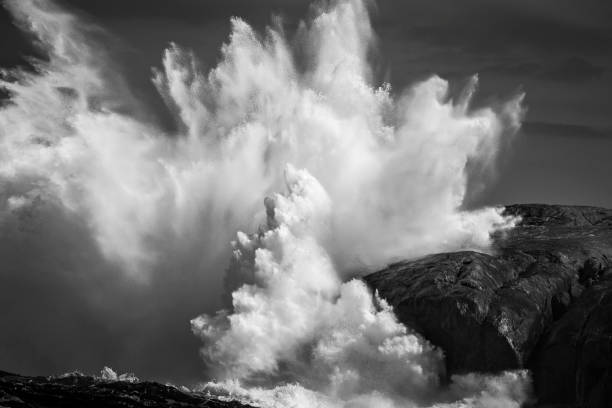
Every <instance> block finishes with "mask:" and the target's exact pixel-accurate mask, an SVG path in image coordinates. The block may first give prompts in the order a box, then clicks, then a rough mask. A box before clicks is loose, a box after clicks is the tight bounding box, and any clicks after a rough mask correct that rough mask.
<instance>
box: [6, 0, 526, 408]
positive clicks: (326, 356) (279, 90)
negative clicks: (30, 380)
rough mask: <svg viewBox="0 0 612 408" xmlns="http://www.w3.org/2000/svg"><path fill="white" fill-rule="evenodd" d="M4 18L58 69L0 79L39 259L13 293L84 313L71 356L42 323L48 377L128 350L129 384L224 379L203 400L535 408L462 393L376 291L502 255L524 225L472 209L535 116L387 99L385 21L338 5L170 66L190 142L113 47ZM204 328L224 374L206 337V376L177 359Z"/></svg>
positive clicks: (487, 391) (434, 95) (47, 9)
mask: <svg viewBox="0 0 612 408" xmlns="http://www.w3.org/2000/svg"><path fill="white" fill-rule="evenodd" d="M5 6H6V7H7V8H8V9H9V10H10V11H11V13H12V14H13V16H14V18H15V20H16V22H17V24H19V25H20V26H21V27H22V28H23V29H25V30H27V31H28V32H30V33H31V34H32V36H33V38H34V39H35V41H36V42H37V44H38V45H39V47H40V48H41V50H44V51H45V52H46V53H47V56H46V58H45V59H42V60H36V61H33V62H32V65H33V67H34V69H33V70H26V69H15V70H5V71H3V72H2V80H0V86H1V87H2V88H4V89H5V90H6V91H7V92H8V93H9V95H10V98H9V101H8V102H7V103H5V105H4V106H3V107H2V108H1V112H0V200H1V203H2V204H1V205H0V209H1V215H0V220H1V221H0V222H1V223H2V226H3V228H2V231H3V236H2V239H3V240H6V241H7V242H8V244H7V246H6V247H5V248H15V252H17V253H18V252H19V250H20V249H23V248H28V250H32V249H31V248H35V249H36V254H37V256H36V260H34V259H28V258H27V257H22V258H18V259H20V261H19V262H11V267H10V269H9V270H10V272H9V273H6V272H3V275H4V276H3V277H4V278H6V279H7V281H10V279H11V278H10V277H11V276H13V277H14V276H16V275H20V274H27V277H26V278H25V279H24V280H25V281H26V282H28V285H29V286H27V287H30V288H36V290H39V291H41V293H43V296H49V302H50V303H53V302H54V298H57V296H54V295H52V294H49V293H45V292H46V291H47V290H57V291H58V292H59V291H65V292H64V293H67V295H66V298H64V299H63V300H60V301H59V302H58V303H59V304H60V305H61V306H62V307H65V308H67V309H72V308H78V309H79V310H82V311H83V312H82V317H80V321H79V322H75V323H74V325H72V326H71V327H62V326H56V327H54V328H53V329H52V330H51V331H52V332H53V334H52V335H51V344H54V346H53V347H50V349H49V350H47V349H46V348H45V347H44V344H45V343H46V339H45V338H44V336H45V334H44V333H47V332H48V331H49V329H48V328H46V326H45V324H44V318H43V316H44V315H45V313H49V312H48V311H47V312H45V311H42V312H39V311H36V310H32V311H30V312H29V313H27V315H28V316H31V317H34V318H40V319H41V320H43V322H42V323H41V324H40V325H38V324H33V325H32V327H31V329H28V330H31V333H32V334H31V337H32V338H33V339H34V340H33V341H34V342H35V343H36V345H35V346H34V348H35V349H36V350H37V352H38V353H39V354H41V355H44V354H46V353H49V354H52V353H54V350H53V348H55V347H56V345H57V344H62V342H63V341H64V339H65V338H66V336H68V337H72V336H74V334H75V333H76V334H77V338H78V340H75V339H74V338H72V339H71V340H68V341H69V342H72V341H76V342H80V341H87V338H88V336H94V337H96V336H102V337H101V338H103V339H108V341H109V342H111V343H110V344H109V346H108V347H109V349H110V350H107V351H106V353H100V352H99V351H98V350H90V351H89V352H90V353H94V354H96V353H99V354H98V356H99V357H98V358H100V357H105V356H108V358H109V359H110V360H112V361H106V362H105V363H107V364H110V365H113V363H114V362H119V365H120V366H119V367H118V368H119V369H121V371H135V372H136V374H137V375H138V368H139V367H138V366H139V365H140V366H141V367H149V369H150V370H152V371H153V372H155V373H157V374H156V375H157V376H160V377H162V376H164V375H167V376H168V377H172V374H164V368H165V367H168V366H172V365H174V364H176V365H181V364H187V365H189V366H190V367H192V368H191V369H190V370H192V371H191V372H192V373H193V372H197V371H198V370H199V367H201V380H202V381H206V380H210V379H212V378H215V379H217V380H218V382H217V383H214V385H211V384H209V385H207V387H221V388H225V389H230V390H232V392H236V393H239V394H240V395H244V398H247V399H248V398H251V399H254V400H257V401H263V402H264V403H266V404H271V405H272V406H274V404H276V403H278V401H283V398H293V396H295V395H299V396H300V398H305V400H304V403H303V406H312V405H308V404H307V401H313V399H314V400H316V401H320V402H321V404H328V405H330V406H381V407H382V406H431V405H435V404H438V405H439V404H455V405H439V406H478V404H481V405H482V406H491V405H492V404H491V401H495V403H497V404H499V406H518V405H519V404H520V403H521V402H522V401H524V400H525V398H526V395H527V389H528V378H527V375H526V374H525V373H521V372H518V373H501V374H500V376H497V377H482V376H478V375H476V374H474V375H467V376H463V377H460V378H456V379H455V380H454V381H453V383H452V384H451V385H447V384H440V382H439V379H440V378H441V377H442V376H443V350H438V349H436V348H435V347H433V346H432V345H430V344H429V343H428V342H427V341H426V340H425V339H423V338H421V337H420V336H419V335H418V334H417V333H414V332H412V330H411V329H410V328H406V327H404V326H403V325H402V324H401V323H399V322H398V321H397V319H396V318H395V317H394V315H393V312H392V310H391V308H390V307H389V306H388V305H387V304H386V303H385V302H384V300H382V299H379V298H377V296H376V295H375V294H372V293H370V292H369V290H368V289H367V288H366V287H365V285H364V284H363V283H362V282H360V281H358V280H354V278H356V277H358V276H359V275H361V274H364V273H367V272H370V271H373V270H375V269H376V268H378V267H382V266H384V265H385V264H387V263H389V262H392V261H394V260H397V259H404V258H414V257H418V256H422V255H425V254H428V253H432V252H440V251H452V250H457V249H478V250H481V251H487V250H488V248H489V244H490V234H491V233H493V232H494V231H499V230H504V229H508V228H511V227H512V226H513V225H514V223H515V222H516V220H514V219H511V218H507V217H504V216H503V215H502V214H501V209H499V208H492V207H486V208H480V209H476V210H467V209H464V207H463V204H464V200H465V199H466V196H467V194H468V186H469V185H478V184H479V183H485V182H486V181H488V180H490V175H491V174H494V170H495V162H496V158H497V155H498V153H499V151H500V149H501V148H502V147H503V146H504V145H505V144H506V143H508V142H509V141H510V139H511V138H512V136H513V135H514V134H515V133H516V131H517V130H518V129H519V127H520V124H521V120H522V117H523V115H524V109H523V108H522V106H521V102H522V100H523V98H524V95H523V94H521V93H519V94H516V95H512V96H511V97H509V98H508V99H507V100H506V101H505V102H502V103H496V104H494V105H493V106H486V107H479V108H477V109H474V108H472V107H471V101H472V97H473V95H474V93H475V92H476V90H477V85H478V77H477V76H474V77H472V78H471V79H470V80H469V81H467V84H466V86H465V88H464V89H463V90H462V91H461V92H451V90H450V86H449V83H448V82H447V81H446V80H444V79H442V78H440V77H438V76H432V77H430V78H428V79H426V80H424V81H422V82H420V83H416V84H414V85H412V86H410V87H408V88H407V89H405V90H394V89H392V88H391V85H390V84H387V83H383V82H380V83H378V82H377V81H376V78H375V75H374V73H373V70H372V68H371V67H372V58H373V56H374V55H375V52H374V50H375V49H376V48H375V47H376V36H375V34H374V32H373V29H372V26H371V24H370V20H369V11H368V7H370V6H369V5H368V4H366V3H365V2H362V1H359V0H346V1H333V2H329V3H320V4H318V5H313V6H312V10H311V15H312V17H311V18H310V19H308V20H304V21H303V22H302V23H301V24H300V25H299V27H298V29H297V30H296V32H294V33H286V32H285V29H284V27H283V23H282V21H281V20H280V19H277V20H275V21H274V23H273V24H272V25H271V26H270V27H269V28H267V29H266V30H265V31H264V32H261V33H260V32H256V31H255V30H254V29H253V28H252V27H251V26H250V25H249V24H248V23H247V22H245V21H244V20H242V19H240V18H237V17H236V18H234V19H232V22H231V24H232V31H231V35H230V37H229V39H228V40H227V42H226V43H225V44H224V45H223V46H222V48H221V59H220V61H218V64H217V65H216V67H214V68H213V69H211V70H209V71H205V70H203V68H202V66H203V64H202V63H201V61H198V60H197V58H196V57H195V55H194V53H193V52H191V51H190V50H188V49H184V48H182V47H181V46H180V44H170V45H169V46H168V48H167V49H166V51H165V52H164V54H163V56H162V58H161V62H160V65H159V66H158V67H154V68H153V73H152V78H151V81H152V82H153V84H154V85H155V87H156V88H157V90H158V92H159V95H160V97H161V98H162V99H163V101H164V102H165V104H166V106H167V109H168V112H169V113H170V114H171V115H173V118H174V120H175V125H176V126H175V130H173V131H169V130H168V129H167V128H166V127H163V126H160V125H159V122H158V121H157V120H156V119H155V118H151V115H150V109H149V108H148V106H147V103H148V102H147V101H145V100H142V99H140V98H139V96H138V93H137V92H132V90H131V87H130V84H129V81H128V80H127V79H126V78H124V77H123V76H122V74H121V68H120V67H118V66H115V65H114V64H113V63H112V60H113V58H112V51H111V50H108V49H107V48H106V47H105V46H104V44H105V43H106V42H105V41H104V39H105V38H107V37H106V36H107V34H106V33H105V32H104V30H103V29H102V28H100V27H97V26H95V25H93V24H91V23H88V22H86V21H85V20H83V19H81V18H80V17H77V16H76V15H74V14H71V13H70V12H69V11H67V10H64V9H62V8H60V7H58V6H56V5H54V4H53V3H51V2H47V1H37V0H26V1H24V0H19V1H17V0H13V1H7V2H6V3H5ZM266 197H267V198H266ZM264 199H265V206H264V205H262V204H263V203H264ZM237 231H244V232H239V233H238V234H237V235H236V233H237ZM3 247H4V246H3ZM8 251H9V250H7V253H8ZM11 252H13V251H12V250H11ZM42 254H47V257H48V259H50V261H47V260H46V259H47V258H45V257H43V256H42ZM14 257H15V255H7V258H8V259H12V258H13V259H14ZM30 263H34V264H33V265H31V264H30ZM22 265H23V266H22ZM75 280H78V282H80V284H79V285H76V286H75V289H74V290H71V289H70V284H71V283H73V282H75ZM76 287H78V289H76ZM3 288H6V289H4V290H7V292H8V291H10V290H11V289H10V288H9V287H8V286H7V285H3ZM55 288H57V289H55ZM26 292H29V291H28V290H26ZM29 293H30V294H31V295H32V296H34V292H33V291H30V292H29ZM174 310H176V311H174ZM202 313H203V314H202ZM200 314H201V315H200ZM197 315H200V316H199V317H196V318H194V317H195V316H197ZM191 318H194V319H193V320H191V329H192V330H193V331H194V332H195V334H196V335H197V336H198V337H200V338H201V339H202V340H203V341H204V346H203V349H202V353H201V354H202V356H203V357H204V363H203V365H202V366H200V365H199V364H202V363H198V361H197V359H198V357H197V348H198V347H197V341H196V337H195V336H194V337H193V339H192V340H193V343H189V342H185V341H184V340H183V343H184V344H182V345H181V346H182V347H185V346H187V347H193V350H194V353H193V354H194V357H193V362H189V363H186V362H183V361H172V358H171V356H172V354H173V353H172V352H170V355H169V357H164V354H165V353H166V350H164V349H163V348H161V347H160V346H159V345H161V344H167V342H168V339H171V338H172V336H173V335H177V337H178V338H183V337H181V335H178V333H181V331H182V330H184V331H189V330H190V325H189V320H190V319H191ZM81 321H82V322H81ZM88 322H95V323H93V327H94V329H93V330H88V329H87V328H86V327H87V323H88ZM21 324H22V322H18V321H16V322H14V323H13V328H14V329H13V330H20V329H19V326H20V325H21ZM63 324H66V325H67V323H63ZM68 334H70V335H68ZM37 337H38V340H36V338H37ZM151 337H153V338H151ZM161 338H165V340H164V341H162V340H161ZM119 339H122V340H119ZM183 339H184V338H183ZM97 340H98V341H99V338H98V339H97ZM116 342H120V343H121V344H120V345H117V344H116ZM158 342H159V343H158ZM66 349H68V347H66ZM112 350H120V351H119V352H116V351H112ZM67 354H69V353H68V352H66V353H64V354H60V357H59V358H60V360H61V359H62V358H67V359H69V358H70V357H67V356H66V355H67ZM143 360H144V361H145V362H144V363H143ZM149 360H150V361H149ZM9 361H10V360H9ZM96 363H97V359H95V358H92V361H88V360H87V359H85V360H83V359H75V361H74V363H71V364H84V365H90V364H91V365H94V364H96ZM131 363H134V364H135V366H132V367H129V365H130V364H131ZM122 365H123V366H122ZM126 366H127V367H126ZM57 367H58V369H63V367H65V364H61V363H60V364H57ZM151 367H154V368H151ZM74 368H81V367H74ZM169 370H170V371H172V369H169ZM177 378H178V380H179V381H184V377H183V378H179V377H177ZM287 383H291V384H294V385H291V386H288V385H283V384H287ZM285 401H286V399H285ZM457 404H458V405H457ZM466 404H467V405H466ZM483 404H484V405H483Z"/></svg>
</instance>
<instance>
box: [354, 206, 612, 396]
mask: <svg viewBox="0 0 612 408" xmlns="http://www.w3.org/2000/svg"><path fill="white" fill-rule="evenodd" d="M505 211H506V213H507V214H509V215H514V216H517V217H520V218H521V221H520V223H519V224H518V226H517V227H516V228H514V229H513V230H511V231H509V232H506V233H503V234H498V235H497V236H495V237H494V245H493V247H492V250H491V253H487V254H485V253H479V252H474V251H461V252H453V253H444V254H436V255H429V256H426V257H423V258H420V259H416V260H407V261H403V262H398V263H394V264H392V265H389V266H388V267H387V268H385V269H384V270H381V271H379V272H376V273H373V274H371V275H368V276H366V277H365V278H364V280H365V281H366V282H367V283H368V284H369V285H370V286H371V287H372V288H373V289H375V290H376V291H378V293H379V295H380V296H381V297H383V298H385V299H386V300H387V301H388V302H389V303H390V304H391V305H392V306H393V307H394V309H395V312H396V314H397V315H398V318H399V319H400V320H401V321H402V322H403V323H405V324H406V325H408V326H410V327H412V328H414V329H416V330H417V331H419V332H420V333H421V334H423V335H424V336H425V337H426V338H427V339H429V340H430V341H431V342H432V343H434V344H436V345H437V346H439V347H441V348H442V349H443V350H444V352H445V354H446V364H447V372H448V374H449V375H451V374H455V373H466V372H472V371H479V372H497V371H501V370H507V369H518V368H531V369H532V371H533V375H534V381H535V383H534V386H535V389H536V394H537V396H538V397H539V400H540V402H541V403H568V404H574V403H576V402H579V403H583V402H585V401H594V402H593V404H595V405H590V406H593V407H595V406H598V407H599V406H601V407H604V406H606V407H607V406H612V405H606V404H603V405H601V404H602V402H601V401H609V400H606V399H605V398H609V395H608V394H606V392H608V393H609V391H607V389H608V388H610V387H606V386H605V384H606V381H608V383H607V384H612V382H610V378H611V377H610V370H611V367H612V365H611V359H612V352H611V350H610V348H611V343H610V337H609V334H610V333H611V332H610V322H611V321H612V320H611V317H610V309H609V302H610V300H609V299H610V297H611V296H612V287H611V286H610V284H609V280H608V276H609V275H608V269H609V267H610V266H611V265H612V210H607V209H602V208H595V207H578V206H553V205H512V206H508V207H506V210H505ZM593 299H601V300H596V301H595V300H593ZM606 341H607V343H606ZM598 404H599V405H598Z"/></svg>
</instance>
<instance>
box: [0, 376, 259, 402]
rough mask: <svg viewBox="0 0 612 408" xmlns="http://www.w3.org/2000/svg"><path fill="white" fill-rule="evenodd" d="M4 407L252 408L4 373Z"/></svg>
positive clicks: (149, 386)
mask: <svg viewBox="0 0 612 408" xmlns="http://www.w3.org/2000/svg"><path fill="white" fill-rule="evenodd" d="M0 407H9V408H56V407H57V408H111V407H112V408H115V407H125V408H141V407H168V408H190V407H198V408H252V407H249V406H248V405H244V404H241V403H239V402H235V401H222V400H220V399H217V398H213V397H210V396H207V395H205V394H201V393H191V392H183V391H180V390H179V389H177V388H175V387H170V386H166V385H161V384H157V383H152V382H126V381H104V380H99V379H95V378H92V377H87V376H67V377H63V378H60V377H55V378H54V377H51V378H48V377H24V376H20V375H16V374H10V373H5V372H2V371H0Z"/></svg>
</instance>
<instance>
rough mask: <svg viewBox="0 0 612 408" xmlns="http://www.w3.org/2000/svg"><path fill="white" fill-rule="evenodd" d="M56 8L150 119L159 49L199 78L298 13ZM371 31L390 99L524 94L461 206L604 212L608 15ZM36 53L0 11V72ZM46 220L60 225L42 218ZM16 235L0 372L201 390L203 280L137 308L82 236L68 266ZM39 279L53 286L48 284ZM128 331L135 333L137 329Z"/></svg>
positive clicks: (439, 6) (248, 6) (508, 8)
mask: <svg viewBox="0 0 612 408" xmlns="http://www.w3.org/2000/svg"><path fill="white" fill-rule="evenodd" d="M61 4H63V5H65V6H67V7H68V8H70V9H72V10H74V11H75V12H76V13H79V14H82V15H83V17H84V18H86V19H88V20H89V21H92V22H95V23H97V24H98V25H100V26H101V27H103V28H105V29H106V30H107V31H108V32H109V33H111V34H112V36H113V38H114V40H113V44H111V45H110V47H112V48H114V52H115V55H117V56H118V59H119V61H118V62H119V64H120V65H121V66H122V67H123V69H124V71H125V72H126V75H127V77H128V79H129V80H130V81H129V82H130V83H132V84H134V85H135V86H136V87H137V88H138V92H140V93H141V94H142V95H145V96H146V97H149V98H151V100H152V102H151V103H152V105H155V104H158V105H159V106H161V100H158V99H159V98H158V97H157V96H156V94H155V91H154V89H153V87H152V85H151V84H150V80H149V78H150V73H151V67H152V66H159V64H160V58H161V54H162V51H163V49H164V48H165V47H166V46H167V44H168V42H169V41H173V42H176V43H178V44H180V45H183V46H185V47H189V48H191V49H193V51H194V52H195V53H196V54H197V55H198V56H199V57H200V58H201V60H202V61H204V64H205V66H214V64H215V62H216V61H217V59H218V57H219V47H220V45H221V44H222V42H224V41H225V40H226V38H227V35H228V33H229V18H230V17H231V16H240V17H243V18H245V19H246V20H247V21H249V22H250V23H252V24H253V25H254V26H256V27H258V28H261V27H264V26H265V24H267V23H268V22H269V21H270V17H271V16H272V15H273V14H277V15H281V16H283V17H284V19H285V22H286V24H287V27H288V29H289V30H290V29H291V28H292V27H295V25H296V23H297V21H298V19H299V18H302V17H303V16H305V15H306V14H307V13H308V10H309V6H308V2H307V1H303V0H258V1H253V0H106V1H99V0H64V1H62V2H61ZM373 23H374V27H375V30H376V32H377V33H378V36H379V38H378V40H379V43H378V52H379V55H378V57H379V58H378V59H377V62H376V66H375V71H376V77H377V81H379V82H382V81H390V82H391V83H392V86H393V89H394V91H395V92H399V91H401V89H402V88H403V87H405V86H407V85H409V84H410V83H412V82H414V81H415V80H418V79H422V78H424V77H426V76H428V75H430V74H432V73H437V74H439V75H441V76H442V77H445V78H447V79H450V80H452V81H455V82H456V83H461V82H462V81H465V80H466V78H467V77H468V76H470V75H472V74H474V73H479V74H480V79H481V91H480V94H479V101H480V102H483V103H484V102H488V101H491V100H496V99H497V98H503V97H507V96H511V95H513V94H515V93H516V92H518V91H519V90H521V89H522V90H524V91H525V92H526V93H527V99H526V105H527V106H528V113H527V117H526V122H525V125H524V127H523V130H522V131H521V132H520V133H519V134H518V135H517V136H516V137H515V139H514V140H513V141H512V143H509V145H508V147H507V149H506V151H504V152H503V155H502V158H501V160H500V164H499V166H498V169H497V174H496V177H495V178H494V179H493V182H491V183H490V184H489V185H488V186H487V187H486V188H485V190H484V191H482V192H481V193H479V194H478V195H474V196H473V197H471V202H470V203H468V204H470V205H476V204H504V203H516V202H545V203H565V204H585V205H598V206H605V207H612V182H611V181H610V175H612V160H611V159H610V156H611V155H612V92H611V90H612V2H610V1H609V0H582V1H575V0H538V1H534V0H462V1H457V0H398V1H392V0H380V1H379V2H378V4H377V6H376V7H375V8H374V10H373ZM33 52H34V50H33V49H32V48H31V47H30V46H29V43H28V39H27V37H26V36H24V35H22V34H21V33H20V32H19V30H18V29H17V28H16V27H14V26H13V25H12V23H11V19H10V17H9V15H8V13H7V12H6V11H5V10H4V9H0V66H2V67H11V66H15V65H20V64H24V63H25V59H24V57H26V56H28V55H31V54H32V53H33ZM156 98H158V99H156ZM160 115H163V113H160ZM41 222H43V223H58V225H59V224H61V220H47V221H42V217H41ZM13 228H15V227H14V226H2V230H1V231H2V233H1V234H0V254H2V257H3V259H11V262H10V265H8V266H7V265H6V263H5V264H4V265H3V266H2V268H3V270H2V271H1V272H0V327H2V333H3V334H2V336H0V369H5V370H13V371H19V372H23V373H27V374H50V373H57V372H63V371H68V370H72V369H77V368H78V369H81V370H84V371H89V372H92V371H96V370H98V369H100V368H101V367H102V366H103V365H104V364H108V365H111V366H114V367H116V368H117V369H118V370H133V371H135V372H136V373H137V374H138V375H140V376H141V377H145V378H152V379H159V380H174V381H178V382H190V381H194V380H196V379H197V378H199V375H200V372H201V370H202V369H203V368H202V366H201V363H199V360H198V358H197V348H198V346H199V342H198V340H197V339H196V338H195V337H194V336H193V335H192V334H191V333H190V332H189V326H188V323H187V322H188V320H189V319H190V318H192V317H194V316H195V315H197V314H199V313H200V312H202V311H204V310H206V307H205V305H206V303H207V302H208V300H206V299H204V300H202V299H200V298H199V297H198V292H199V290H200V289H199V288H198V284H201V285H203V284H206V282H205V281H202V280H200V281H198V280H197V279H196V278H194V276H195V275H196V274H197V268H194V266H193V265H184V269H185V270H186V271H189V270H191V271H192V272H185V274H182V275H180V276H179V277H178V278H176V279H175V280H160V281H157V282H156V283H155V285H157V286H155V285H153V286H154V287H149V288H146V289H141V290H142V291H143V292H146V293H142V294H138V293H136V292H137V291H138V290H135V289H134V288H126V286H125V283H121V282H123V281H122V280H121V279H122V278H121V277H119V276H115V275H116V272H114V271H113V268H112V267H110V266H108V265H105V263H104V262H103V261H102V260H100V259H99V258H100V255H99V254H98V252H97V250H96V248H95V244H94V243H93V242H88V241H87V240H88V239H90V238H87V237H88V236H89V235H88V234H87V233H86V232H85V231H71V232H69V233H66V234H65V235H63V237H72V238H70V239H75V238H74V237H80V238H81V240H80V242H79V243H78V246H79V247H80V248H82V250H81V252H80V253H71V252H70V251H66V248H70V247H71V246H73V245H76V244H75V243H74V242H64V241H66V240H68V238H65V239H64V238H62V237H47V238H48V239H47V241H48V242H53V243H54V245H53V246H51V247H44V248H38V249H37V248H36V244H35V243H32V242H27V241H19V240H16V239H13V237H12V235H11V234H13V233H14V231H13ZM61 228H64V227H61V226H55V227H53V228H47V229H44V228H43V230H44V231H55V233H57V231H61ZM66 228H68V227H66ZM70 228H75V229H77V230H78V228H79V227H78V226H74V225H73V226H71V227H70ZM83 228H85V227H84V226H83ZM39 238H40V237H39ZM24 239H25V238H24ZM26 248H27V250H26ZM32 251H34V255H32ZM58 254H64V256H59V255H58ZM81 258H87V259H88V263H89V264H91V265H95V266H92V268H91V270H90V271H88V273H87V275H79V274H77V273H76V272H75V271H74V270H73V269H75V268H76V267H75V265H79V264H80V263H81V262H82V259H81ZM49 265H52V267H51V268H50V269H52V270H54V271H63V272H62V273H56V274H49V273H45V272H44V270H45V269H49ZM24 271H28V272H27V273H25V272H24ZM194 279H195V281H194ZM185 282H191V283H190V284H186V283H185ZM139 290H140V289H139ZM96 291H97V292H98V293H100V297H102V296H105V297H106V299H99V302H98V303H99V304H104V303H106V302H109V301H110V302H114V306H113V307H110V306H109V307H103V306H100V305H99V304H96V303H95V302H93V303H92V300H91V298H90V297H89V298H88V299H82V297H83V296H86V295H85V294H90V293H93V292H96ZM128 293H129V294H128ZM151 293H153V294H155V296H152V295H151ZM87 296H89V295H87ZM108 297H111V299H109V298H108ZM152 298H156V299H157V301H158V304H156V305H155V307H154V308H153V306H151V308H152V309H151V310H149V309H147V310H143V308H142V302H146V301H149V300H150V299H152ZM215 302H216V301H215ZM213 303H214V302H213ZM137 305H140V306H137ZM119 311H120V312H119ZM117 313H121V314H122V315H121V316H119V317H118V316H116V314H117ZM109 316H113V317H112V318H109ZM134 322H140V323H139V325H137V326H136V328H135V325H134ZM143 322H145V323H143Z"/></svg>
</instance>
